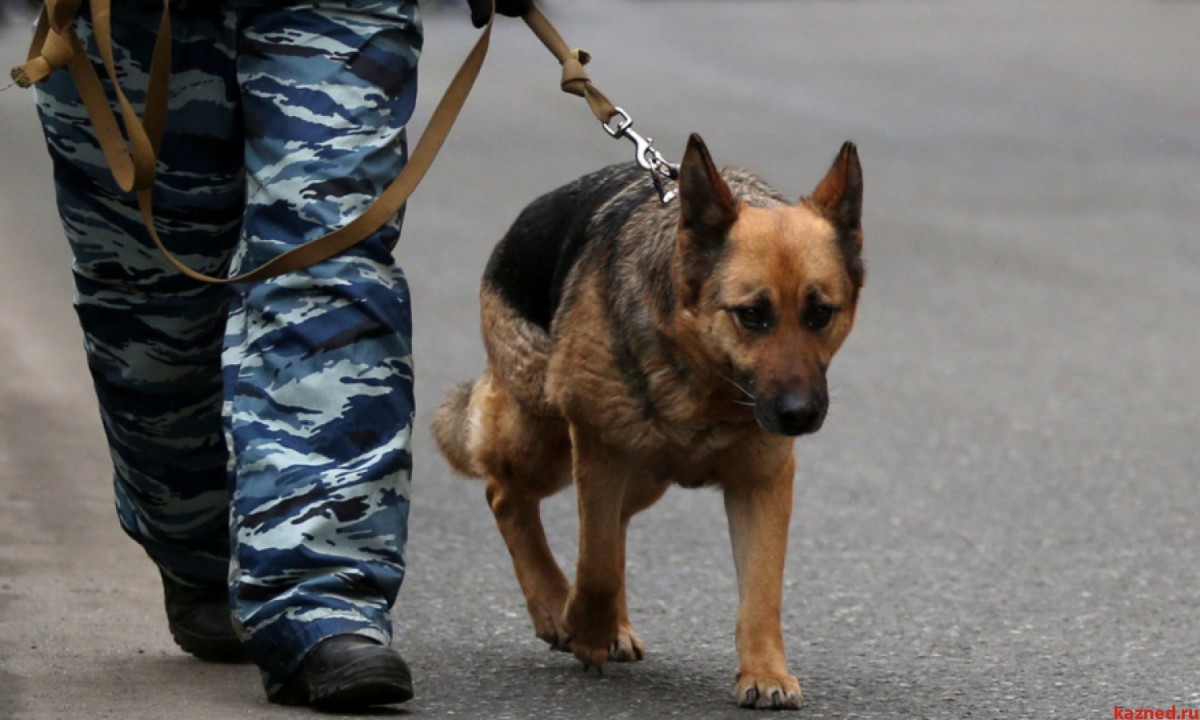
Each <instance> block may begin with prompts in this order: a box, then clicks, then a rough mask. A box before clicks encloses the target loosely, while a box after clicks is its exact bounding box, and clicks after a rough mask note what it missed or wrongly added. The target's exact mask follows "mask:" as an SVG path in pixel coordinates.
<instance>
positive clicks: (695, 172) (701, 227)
mask: <svg viewBox="0 0 1200 720" xmlns="http://www.w3.org/2000/svg"><path fill="white" fill-rule="evenodd" d="M679 213H680V216H679V224H680V228H682V229H684V230H690V231H692V232H693V233H697V234H701V235H705V236H709V237H712V236H714V235H716V236H723V235H724V234H725V231H726V230H728V229H729V226H730V225H732V224H733V221H734V220H736V219H737V201H736V200H734V199H733V193H732V192H731V191H730V190H729V186H728V185H726V184H725V181H724V180H722V179H721V173H720V171H718V170H717V166H716V165H714V164H713V161H712V157H711V156H710V155H709V154H708V148H707V147H705V145H704V141H703V140H701V139H700V136H699V135H697V134H696V133H692V135H691V137H689V138H688V145H687V152H685V153H684V154H683V162H682V163H681V164H680V166H679Z"/></svg>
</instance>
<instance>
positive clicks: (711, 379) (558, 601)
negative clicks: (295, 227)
mask: <svg viewBox="0 0 1200 720" xmlns="http://www.w3.org/2000/svg"><path fill="white" fill-rule="evenodd" d="M616 172H617V171H614V173H616ZM631 177H632V176H631ZM608 179H609V178H608V176H604V175H600V174H597V176H596V177H595V178H593V179H592V184H593V185H599V184H600V182H601V181H605V182H607V181H608ZM639 183H642V181H641V180H640V179H638V180H631V183H630V187H631V188H634V189H622V188H620V187H618V188H617V189H616V190H614V191H612V197H611V198H609V199H606V200H605V201H604V202H603V203H601V204H599V205H598V206H597V205H596V203H593V205H592V206H590V207H591V208H592V210H591V212H592V213H593V215H594V217H595V220H594V221H592V220H589V223H590V224H588V225H587V227H588V229H587V230H586V233H585V235H584V236H581V237H584V241H583V242H584V249H583V250H582V251H580V253H579V256H578V259H577V260H575V261H574V263H573V264H570V265H569V271H568V272H565V273H561V274H562V275H563V282H562V287H561V297H560V298H559V299H558V301H557V303H556V304H554V305H553V313H552V322H551V324H550V325H549V327H543V326H540V325H539V324H538V323H537V322H533V321H531V319H530V317H531V315H530V313H529V311H527V310H519V309H518V308H517V306H518V305H519V304H520V303H519V302H515V301H514V300H513V298H515V297H517V294H518V291H517V290H514V288H515V287H517V286H516V285H515V284H513V283H514V282H516V281H509V280H505V279H504V278H505V277H507V275H505V273H508V274H509V275H511V273H512V270H513V269H514V268H513V267H507V266H506V265H505V263H506V262H508V263H510V264H511V261H508V260H505V257H506V255H505V254H504V253H505V252H507V250H504V251H502V248H501V247H498V248H497V255H495V256H494V257H493V263H492V265H490V266H489V274H488V275H487V276H485V281H484V284H483V288H482V290H481V313H482V321H483V336H484V341H485V346H486V349H487V354H488V362H487V369H486V370H485V372H484V373H483V375H482V376H481V377H480V378H478V379H477V380H476V381H474V382H473V383H470V384H466V385H463V386H460V387H459V388H458V389H457V390H455V391H454V392H453V393H451V395H450V396H449V397H448V398H447V400H446V402H445V403H444V405H443V407H442V409H441V410H439V412H438V415H437V418H436V419H435V423H434V430H435V435H436V437H437V440H438V442H439V444H440V445H441V447H442V449H443V452H444V453H445V455H446V457H447V458H448V459H449V460H450V462H451V464H452V465H453V466H454V467H455V468H456V469H458V470H459V471H461V472H463V473H465V474H468V475H475V476H482V477H484V478H486V480H487V499H488V503H489V505H490V507H491V509H492V512H493V513H494V515H495V518H496V522H497V525H498V526H499V529H500V533H501V535H503V537H504V540H505V542H506V543H507V545H508V548H509V551H510V553H511V555H512V561H513V566H514V569H515V570H516V575H517V579H518V581H519V582H520V585H521V588H522V590H523V591H524V594H525V598H526V604H527V606H528V609H529V613H530V616H531V618H532V620H533V624H534V628H535V630H536V632H537V635H538V637H540V638H542V639H543V640H545V641H546V642H548V643H550V644H551V645H552V646H554V647H557V648H560V649H569V650H570V651H571V652H573V653H574V654H575V656H576V657H578V658H579V659H580V660H581V661H583V662H584V663H585V664H587V665H595V666H602V665H603V664H604V663H605V662H607V661H609V660H615V661H633V660H639V659H641V658H642V655H643V652H644V646H643V643H642V641H641V640H640V639H639V638H638V636H637V633H636V632H635V631H634V629H633V626H632V624H631V623H630V620H629V615H628V611H627V606H626V600H625V595H626V589H625V581H624V567H625V534H626V528H627V527H628V524H629V521H630V519H631V518H632V517H633V516H634V515H635V514H636V513H638V512H639V511H641V510H643V509H644V508H646V507H648V506H650V505H651V504H653V503H654V502H655V501H657V500H658V499H659V498H660V497H661V496H662V495H663V493H664V492H665V491H666V490H667V488H668V487H669V486H670V485H671V484H672V483H677V484H680V485H682V486H685V487H699V486H708V485H716V486H719V487H720V488H721V490H722V491H723V493H724V498H725V510H726V514H727V517H728V521H729V532H730V537H731V540H732V544H733V554H734V560H735V565H736V570H737V578H738V587H739V592H740V606H739V611H738V616H737V626H736V642H737V651H738V658H739V667H738V671H737V680H736V685H735V695H736V698H737V700H738V702H739V704H742V705H746V706H759V707H784V708H794V707H799V705H800V701H801V693H800V685H799V683H798V682H797V680H796V678H795V677H793V676H792V674H791V673H790V672H789V671H788V667H787V661H786V658H785V653H784V643H783V636H782V632H781V629H780V607H781V602H782V580H783V571H784V562H785V553H786V549H787V535H788V526H789V522H790V517H791V508H792V477H793V474H794V471H795V460H794V458H793V454H792V446H793V440H794V438H793V437H792V436H794V435H796V434H800V433H804V432H812V431H815V430H816V429H817V428H818V427H819V426H820V423H821V420H823V418H824V412H825V404H826V403H827V398H828V396H827V392H826V389H825V370H826V368H827V367H828V366H829V363H830V361H831V360H832V358H833V356H834V354H835V353H836V352H837V350H838V348H839V347H840V346H841V345H842V343H843V341H844V340H845V339H846V336H847V335H848V334H849V332H850V329H851V327H852V326H853V324H854V317H855V308H856V305H857V300H858V295H859V290H860V288H861V286H862V282H863V270H862V263H861V258H860V253H861V246H862V233H861V227H860V223H859V214H860V208H861V192H862V189H861V171H860V169H859V166H858V158H857V153H856V151H855V149H854V147H853V146H852V145H850V144H849V143H847V144H846V145H845V146H844V147H843V149H842V152H841V153H840V154H839V156H838V158H837V159H836V160H835V162H834V164H833V167H832V168H831V169H830V171H829V173H828V174H827V175H826V177H825V179H824V180H822V182H821V183H820V184H819V185H818V186H817V188H816V190H815V191H814V193H813V195H812V197H811V198H805V199H802V200H801V201H800V202H798V203H795V204H792V203H786V202H783V201H782V200H781V198H779V197H778V196H777V195H776V194H774V193H773V191H770V189H769V188H766V186H765V185H762V184H761V182H760V181H757V179H754V178H753V176H747V175H742V174H738V173H731V172H727V173H726V174H725V176H724V177H723V176H722V175H721V174H720V173H719V172H718V171H717V170H716V168H715V166H714V165H713V164H712V161H711V159H710V158H709V156H708V152H707V150H706V149H705V148H704V146H703V143H702V142H700V140H699V138H697V137H695V136H693V139H692V141H691V142H690V143H689V146H688V151H687V154H686V155H685V159H684V161H683V164H682V168H681V178H680V202H679V203H678V208H677V209H676V208H662V207H660V206H659V205H658V203H657V199H656V198H653V199H651V198H650V196H649V195H648V194H646V193H645V192H643V191H644V188H641V187H640V184H639ZM635 190H636V193H637V196H636V198H634V199H633V200H631V199H630V197H631V195H630V193H634V192H635ZM579 192H581V191H580V190H579V189H578V188H576V189H574V190H571V192H566V193H565V194H563V195H562V197H559V196H557V195H553V194H552V195H551V196H547V198H548V199H543V200H544V202H543V204H541V205H539V206H538V207H537V208H532V207H531V209H530V210H529V211H527V213H526V214H525V215H523V216H522V219H519V220H518V222H517V224H515V225H514V227H513V229H512V230H511V231H510V233H509V235H508V236H506V240H505V241H503V242H506V243H509V245H508V247H509V248H512V247H514V246H513V245H512V243H519V242H527V239H526V238H525V237H524V236H518V235H517V234H518V233H530V232H533V231H536V229H537V228H539V227H542V226H546V227H555V228H557V227H559V226H558V225H554V222H555V221H557V220H558V219H561V218H562V217H564V215H563V214H564V213H571V212H572V211H573V210H572V208H570V207H564V204H565V203H567V202H568V201H569V199H570V198H572V197H577V196H578V194H579ZM572 193H574V194H572ZM597 202H599V201H597ZM622 208H624V209H623V210H622ZM622 213H623V214H622ZM614 217H616V218H617V219H618V220H619V221H620V222H616V223H615V224H614V222H613V220H612V218H614ZM531 228H533V230H531ZM587 233H590V234H587ZM538 242H558V241H557V240H546V241H541V240H539V241H538ZM563 244H564V246H565V245H566V244H567V243H566V242H565V241H564V243H563ZM564 252H565V251H564ZM510 254H511V253H510ZM514 267H518V266H514ZM520 292H523V290H522V291H520ZM746 308H752V309H751V310H746ZM761 308H768V309H769V315H770V317H771V318H773V322H772V324H771V327H770V328H769V329H768V330H762V329H760V328H758V326H757V324H756V323H755V322H753V321H754V320H755V318H757V317H758V316H759V315H758V314H756V312H757V309H761ZM830 308H833V310H832V317H831V318H830V319H829V320H828V323H827V324H823V323H824V321H825V316H824V315H825V311H826V310H827V309H830ZM818 326H820V327H818ZM797 408H799V409H797ZM572 481H573V482H574V485H575V489H576V492H577V495H578V509H579V521H580V527H579V559H578V565H577V569H576V575H575V582H574V583H573V584H572V583H571V582H569V581H568V580H567V578H566V576H565V575H564V574H563V572H562V570H561V569H560V568H559V567H558V564H557V563H556V562H555V560H554V557H553V555H552V554H551V552H550V549H549V547H548V545H547V542H546V537H545V533H544V531H543V528H542V523H541V517H540V510H539V508H540V503H541V501H542V500H543V499H544V498H546V497H548V496H550V495H551V494H553V493H555V492H558V491H559V490H561V489H563V488H564V487H566V486H567V485H568V484H569V483H571V482H572Z"/></svg>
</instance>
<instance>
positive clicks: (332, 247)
mask: <svg viewBox="0 0 1200 720" xmlns="http://www.w3.org/2000/svg"><path fill="white" fill-rule="evenodd" d="M495 17H496V13H495V12H494V9H493V12H492V17H491V19H489V20H488V24H487V25H486V26H485V27H484V29H483V33H482V34H480V36H479V39H478V40H476V41H475V46H474V47H472V48H471V52H470V53H468V54H467V58H466V60H464V61H463V63H462V66H461V67H459V69H458V72H457V73H455V75H454V79H453V80H451V81H450V86H449V87H447V88H446V92H445V93H444V94H443V95H442V99H441V100H439V101H438V104H437V107H436V108H435V109H434V111H433V115H431V116H430V118H429V124H428V125H427V126H426V127H425V132H424V133H422V134H421V138H420V139H419V140H417V144H416V147H414V148H413V151H412V153H411V154H410V155H409V159H408V163H407V164H406V165H405V166H404V169H402V170H401V171H400V174H399V175H397V176H396V179H395V180H393V181H392V183H391V184H390V185H388V186H387V187H386V188H384V190H383V193H381V194H380V196H379V197H378V198H376V199H375V202H374V203H372V204H371V206H370V207H368V208H367V209H366V210H365V211H363V214H362V215H359V216H358V217H356V218H355V219H353V220H351V221H350V222H349V223H347V224H346V225H344V226H343V227H341V228H339V229H337V230H334V231H333V232H331V233H328V234H326V235H322V236H321V237H319V238H316V239H315V240H310V241H309V242H307V243H305V244H303V245H300V246H299V247H296V248H293V249H291V250H289V251H287V252H285V253H283V254H282V255H278V256H276V257H274V258H272V259H271V260H268V261H267V262H265V263H263V264H262V265H260V266H259V267H257V268H255V269H254V270H251V271H249V272H246V273H243V274H241V275H237V276H234V277H227V278H221V277H214V276H212V275H206V274H204V273H202V272H198V271H196V270H193V269H192V268H190V267H188V266H187V265H186V264H185V263H184V262H183V261H182V260H180V259H179V258H178V257H177V256H175V254H173V253H172V252H171V251H170V250H168V249H167V248H166V246H165V245H164V244H163V242H162V240H161V239H160V238H159V236H158V231H157V230H156V229H155V228H154V214H153V209H152V205H151V194H150V191H149V190H148V189H147V190H143V191H141V192H139V193H138V207H139V208H140V209H141V211H142V218H143V220H144V221H145V223H146V228H147V229H148V230H149V231H150V237H151V238H152V239H153V240H154V244H155V245H156V246H158V249H159V250H160V251H161V252H162V253H163V255H164V256H165V257H166V258H167V262H169V263H171V265H173V266H174V267H175V268H176V269H177V270H179V272H181V273H183V274H184V275H187V276H188V277H190V278H192V279H193V280H199V281H201V282H207V283H217V284H231V283H247V282H257V281H259V280H266V279H267V278H272V277H275V276H277V275H282V274H284V273H288V272H292V271H295V270H302V269H304V268H306V267H310V266H312V265H315V264H317V263H319V262H321V261H322V260H327V259H329V258H331V257H333V256H334V255H337V254H338V253H340V252H342V251H344V250H346V249H348V248H351V247H353V246H354V245H357V244H358V243H359V242H361V241H362V240H364V239H365V238H366V237H367V236H368V235H370V234H371V233H373V232H375V231H376V230H378V229H379V228H380V227H383V224H384V223H386V222H387V221H388V220H390V219H391V218H392V217H393V216H395V215H396V213H398V212H399V211H400V208H401V207H402V206H403V205H404V203H405V202H406V201H407V200H408V197H409V196H410V195H412V193H413V191H414V190H415V189H416V188H417V185H418V184H419V183H420V182H421V179H422V178H424V177H425V173H426V172H427V171H428V170H429V167H430V166H431V165H433V161H434V158H436V157H437V154H438V151H439V150H441V148H442V145H443V143H445V141H446V137H447V136H449V134H450V129H451V128H452V127H454V121H455V120H457V119H458V115H459V113H460V112H461V111H462V108H463V105H464V104H466V101H467V96H468V95H470V93H471V88H472V87H473V86H474V85H475V79H476V78H477V77H479V71H480V69H481V68H482V67H483V61H484V59H485V58H486V57H487V51H488V45H489V42H490V39H491V36H492V23H493V21H494V20H495Z"/></svg>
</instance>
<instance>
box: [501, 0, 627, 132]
mask: <svg viewBox="0 0 1200 720" xmlns="http://www.w3.org/2000/svg"><path fill="white" fill-rule="evenodd" d="M522 19H523V20H524V21H525V24H526V25H528V26H529V29H530V30H532V31H533V34H534V35H537V37H538V39H539V40H541V41H542V44H543V45H545V46H546V48H547V49H548V50H550V52H551V54H553V55H554V57H555V58H557V59H558V62H559V64H560V65H562V81H561V83H560V87H562V90H563V92H568V93H571V94H572V95H578V96H580V97H582V98H583V99H585V100H587V103H588V105H589V106H590V107H591V108H592V114H594V115H595V116H596V118H597V119H598V120H599V121H600V122H601V123H602V124H604V125H608V123H609V121H610V120H612V119H613V116H614V115H616V114H617V108H616V106H615V105H613V103H612V102H611V101H610V100H609V99H608V98H607V97H605V95H604V93H602V92H600V89H599V88H597V87H596V86H595V85H593V84H592V79H591V78H589V77H588V74H587V71H586V70H584V69H583V66H584V65H586V64H587V63H588V60H590V59H591V56H590V55H588V53H587V51H586V50H576V49H572V48H571V47H570V46H569V45H567V43H566V41H565V40H563V38H562V35H559V33H558V29H557V28H555V27H554V25H553V24H551V22H550V21H549V20H547V19H546V16H545V15H543V14H542V11H541V10H539V9H538V7H537V6H536V5H532V6H530V8H529V12H527V13H525V15H524V16H523V17H522Z"/></svg>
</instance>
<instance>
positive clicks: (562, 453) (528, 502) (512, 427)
mask: <svg viewBox="0 0 1200 720" xmlns="http://www.w3.org/2000/svg"><path fill="white" fill-rule="evenodd" d="M480 390H481V392H483V393H485V394H484V395H483V396H482V398H481V400H482V401H483V406H484V407H485V412H484V413H483V414H482V427H481V431H482V436H483V438H485V441H484V442H481V443H479V448H480V451H479V460H480V464H481V465H482V466H483V468H484V475H485V477H486V479H487V501H488V506H489V507H491V509H492V515H493V516H495V518H496V526H497V527H498V528H499V530H500V535H501V536H502V537H503V538H504V542H505V544H506V545H507V546H508V552H509V555H511V557H512V563H513V570H514V571H515V572H516V576H517V582H518V583H520V585H521V591H522V592H523V593H524V595H525V604H526V607H527V608H528V610H529V616H530V618H531V619H532V621H533V627H534V631H535V632H536V633H537V636H538V637H539V638H541V639H542V640H544V641H546V642H547V643H549V644H550V646H551V647H553V648H555V649H558V650H567V649H568V648H569V639H568V637H567V633H566V632H565V631H564V630H563V626H562V617H563V607H564V606H565V605H566V601H567V594H568V592H569V590H570V583H568V582H567V579H566V576H564V575H563V572H562V570H561V569H560V568H559V566H558V562H557V561H556V560H555V559H554V555H553V554H552V553H551V552H550V546H549V545H548V543H547V542H546V532H545V529H544V527H543V526H542V517H541V502H542V500H543V499H545V498H547V497H549V496H550V495H553V494H554V493H556V492H558V491H559V490H561V489H563V488H564V487H566V486H567V485H568V484H569V483H570V473H569V471H568V460H569V458H570V446H569V444H568V439H567V431H566V423H565V422H564V421H562V420H561V419H558V418H553V417H545V416H537V415H533V414H531V413H529V412H527V411H525V410H524V409H522V408H521V407H520V406H519V405H518V404H517V403H516V402H515V401H514V400H513V399H512V398H511V397H509V396H508V395H507V394H506V393H504V391H503V390H499V389H497V388H496V387H495V386H494V385H491V384H490V383H489V385H487V386H485V387H483V388H480Z"/></svg>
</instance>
